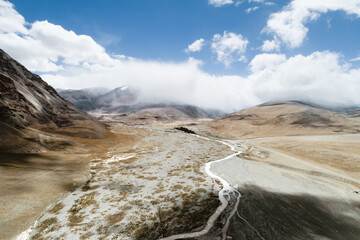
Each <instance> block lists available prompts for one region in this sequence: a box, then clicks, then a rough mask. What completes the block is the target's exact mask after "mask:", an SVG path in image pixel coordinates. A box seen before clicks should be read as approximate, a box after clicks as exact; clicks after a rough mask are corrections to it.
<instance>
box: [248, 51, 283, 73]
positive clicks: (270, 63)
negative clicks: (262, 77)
mask: <svg viewBox="0 0 360 240" xmlns="http://www.w3.org/2000/svg"><path fill="white" fill-rule="evenodd" d="M285 61H286V56H285V55H284V54H269V53H263V54H258V55H256V56H255V57H254V58H253V59H252V60H251V62H250V64H249V66H250V69H251V71H252V72H253V73H258V72H261V71H263V70H267V71H274V70H276V67H277V66H278V65H279V64H281V63H284V62H285Z"/></svg>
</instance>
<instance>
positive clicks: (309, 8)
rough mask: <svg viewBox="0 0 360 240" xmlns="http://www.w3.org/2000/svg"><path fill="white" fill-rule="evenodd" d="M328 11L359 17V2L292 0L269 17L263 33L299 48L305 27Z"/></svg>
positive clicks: (305, 33) (348, 0)
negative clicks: (275, 36)
mask: <svg viewBox="0 0 360 240" xmlns="http://www.w3.org/2000/svg"><path fill="white" fill-rule="evenodd" d="M328 11H344V12H346V14H348V15H355V16H357V17H360V0H347V1H339V0H327V1H323V0H292V1H291V2H290V3H289V4H288V5H287V6H285V7H284V8H283V9H282V10H281V11H280V12H277V13H273V14H271V15H270V18H269V19H268V21H267V26H266V28H265V31H266V32H268V33H273V34H275V35H277V36H278V37H279V38H280V39H281V40H282V41H283V42H284V43H286V44H287V45H288V46H289V47H291V48H295V47H299V46H300V45H301V44H302V42H303V41H304V39H305V37H306V35H307V32H308V30H309V29H308V28H307V27H306V26H305V25H306V24H307V23H309V22H311V21H314V20H316V19H317V18H319V16H320V14H323V13H327V12H328Z"/></svg>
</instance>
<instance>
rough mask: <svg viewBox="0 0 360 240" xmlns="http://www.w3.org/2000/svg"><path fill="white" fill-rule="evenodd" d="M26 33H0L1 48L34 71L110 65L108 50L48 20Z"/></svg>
mask: <svg viewBox="0 0 360 240" xmlns="http://www.w3.org/2000/svg"><path fill="white" fill-rule="evenodd" d="M29 26H30V28H29V29H27V31H26V33H23V34H16V32H10V33H0V46H1V47H2V48H3V49H4V50H6V51H7V52H8V53H9V54H10V55H12V56H13V57H14V58H16V59H17V60H19V61H20V62H22V63H23V64H24V65H26V66H27V67H28V68H29V69H30V70H32V71H41V72H48V71H57V70H60V69H62V68H63V64H66V65H80V64H84V63H87V64H90V65H91V64H100V63H101V64H111V62H112V59H111V58H110V57H109V56H108V55H107V54H106V52H105V49H104V48H103V47H101V46H100V45H99V44H97V43H96V42H95V41H94V40H93V39H92V38H91V37H89V36H85V35H77V34H75V33H74V32H73V31H67V30H65V29H64V28H62V27H61V26H59V25H54V24H52V23H49V22H47V21H41V22H38V21H37V22H34V23H33V24H30V25H29Z"/></svg>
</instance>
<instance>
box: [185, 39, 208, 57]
mask: <svg viewBox="0 0 360 240" xmlns="http://www.w3.org/2000/svg"><path fill="white" fill-rule="evenodd" d="M204 42H205V40H204V39H203V38H200V39H198V40H196V41H195V42H193V43H192V44H190V45H189V46H188V47H187V48H186V49H185V52H186V53H191V52H199V51H200V50H201V49H202V47H203V46H204Z"/></svg>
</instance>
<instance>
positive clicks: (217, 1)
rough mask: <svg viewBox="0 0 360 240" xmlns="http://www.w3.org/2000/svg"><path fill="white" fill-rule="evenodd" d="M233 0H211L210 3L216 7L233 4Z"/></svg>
mask: <svg viewBox="0 0 360 240" xmlns="http://www.w3.org/2000/svg"><path fill="white" fill-rule="evenodd" d="M233 3H234V2H233V0H209V4H210V5H213V6H215V7H221V6H224V5H226V4H233Z"/></svg>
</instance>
